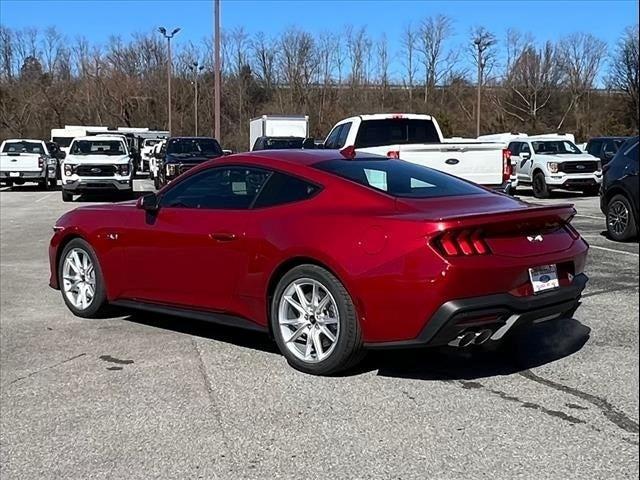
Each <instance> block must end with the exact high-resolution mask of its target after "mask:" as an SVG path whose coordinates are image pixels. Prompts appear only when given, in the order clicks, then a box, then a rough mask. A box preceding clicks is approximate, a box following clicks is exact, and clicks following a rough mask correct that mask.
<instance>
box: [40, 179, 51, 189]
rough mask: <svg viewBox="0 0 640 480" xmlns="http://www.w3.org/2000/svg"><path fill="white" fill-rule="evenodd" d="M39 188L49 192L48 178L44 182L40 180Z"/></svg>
mask: <svg viewBox="0 0 640 480" xmlns="http://www.w3.org/2000/svg"><path fill="white" fill-rule="evenodd" d="M38 187H40V189H41V190H49V178H48V177H47V178H45V179H44V180H40V181H39V182H38Z"/></svg>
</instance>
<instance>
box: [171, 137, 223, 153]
mask: <svg viewBox="0 0 640 480" xmlns="http://www.w3.org/2000/svg"><path fill="white" fill-rule="evenodd" d="M167 153H168V154H171V155H192V156H198V155H213V156H220V155H222V148H220V144H219V143H218V141H217V140H215V139H213V138H174V139H172V140H169V144H168V145H167Z"/></svg>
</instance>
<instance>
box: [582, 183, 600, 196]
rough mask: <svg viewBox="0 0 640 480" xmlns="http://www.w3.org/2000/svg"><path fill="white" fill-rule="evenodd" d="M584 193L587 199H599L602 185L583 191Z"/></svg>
mask: <svg viewBox="0 0 640 480" xmlns="http://www.w3.org/2000/svg"><path fill="white" fill-rule="evenodd" d="M582 193H583V194H584V195H585V196H586V197H597V196H598V194H599V193H600V185H596V186H593V187H587V188H585V189H584V190H583V191H582Z"/></svg>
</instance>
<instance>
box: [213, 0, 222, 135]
mask: <svg viewBox="0 0 640 480" xmlns="http://www.w3.org/2000/svg"><path fill="white" fill-rule="evenodd" d="M213 17H214V18H213V23H214V37H215V38H214V56H215V58H214V62H213V83H214V85H213V89H214V90H213V103H214V106H213V116H214V119H213V131H214V137H215V138H216V139H217V140H218V142H220V143H222V140H221V139H220V0H213Z"/></svg>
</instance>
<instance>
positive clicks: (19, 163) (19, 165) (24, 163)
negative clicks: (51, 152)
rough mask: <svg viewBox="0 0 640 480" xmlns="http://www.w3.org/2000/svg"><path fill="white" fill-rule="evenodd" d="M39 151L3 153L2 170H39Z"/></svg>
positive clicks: (0, 168) (0, 166)
mask: <svg viewBox="0 0 640 480" xmlns="http://www.w3.org/2000/svg"><path fill="white" fill-rule="evenodd" d="M42 157H43V155H42V154H38V153H3V154H1V155H0V170H3V171H8V172H13V171H16V172H39V171H40V170H42V167H41V166H40V158H42Z"/></svg>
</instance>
